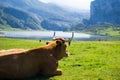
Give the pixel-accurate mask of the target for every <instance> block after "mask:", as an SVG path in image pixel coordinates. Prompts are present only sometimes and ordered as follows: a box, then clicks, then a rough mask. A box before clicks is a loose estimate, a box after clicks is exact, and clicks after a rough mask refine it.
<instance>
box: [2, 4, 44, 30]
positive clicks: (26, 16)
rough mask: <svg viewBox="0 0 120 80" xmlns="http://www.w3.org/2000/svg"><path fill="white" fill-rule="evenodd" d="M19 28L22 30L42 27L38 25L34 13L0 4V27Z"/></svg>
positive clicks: (38, 22) (38, 21)
mask: <svg viewBox="0 0 120 80" xmlns="http://www.w3.org/2000/svg"><path fill="white" fill-rule="evenodd" d="M7 25H9V27H11V28H19V29H23V30H26V29H27V30H28V29H34V30H38V29H42V27H41V26H40V20H39V19H38V18H36V16H35V15H33V14H30V13H28V12H25V11H22V10H19V9H15V8H11V7H7V6H0V28H1V29H4V28H5V27H8V26H7Z"/></svg>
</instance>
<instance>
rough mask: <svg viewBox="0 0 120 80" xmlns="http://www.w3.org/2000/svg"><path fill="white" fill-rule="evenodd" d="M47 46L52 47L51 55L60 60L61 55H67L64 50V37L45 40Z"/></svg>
mask: <svg viewBox="0 0 120 80" xmlns="http://www.w3.org/2000/svg"><path fill="white" fill-rule="evenodd" d="M47 45H48V46H52V47H54V48H53V53H54V54H53V56H54V57H55V58H56V59H57V60H60V59H62V58H63V57H68V55H69V52H68V51H67V50H66V47H67V45H66V44H65V40H64V38H58V39H55V40H54V41H52V42H47Z"/></svg>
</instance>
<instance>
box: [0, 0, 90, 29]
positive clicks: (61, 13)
mask: <svg viewBox="0 0 120 80" xmlns="http://www.w3.org/2000/svg"><path fill="white" fill-rule="evenodd" d="M0 5H3V6H7V9H8V10H9V9H12V10H13V11H11V12H13V13H10V12H5V11H4V10H2V9H3V8H2V9H1V8H0V10H1V11H3V14H7V15H11V16H14V20H15V19H16V18H17V20H21V18H19V17H18V16H20V17H22V15H26V16H25V17H24V18H22V21H23V22H24V23H23V24H22V26H21V25H20V24H18V23H17V25H16V23H15V24H14V23H10V21H11V20H10V19H12V18H13V17H12V18H7V17H6V18H7V19H9V20H7V19H4V20H3V18H2V20H3V21H4V22H6V24H7V25H10V26H11V27H15V28H16V27H17V28H21V27H22V29H23V27H24V29H33V30H37V29H38V30H40V29H46V30H62V31H67V30H70V28H71V27H72V26H73V25H75V24H77V23H81V22H82V19H83V18H88V17H89V16H87V17H86V14H88V13H85V14H84V13H78V12H69V11H68V10H65V9H63V8H61V7H59V6H57V5H55V4H52V3H43V2H40V1H39V0H0ZM5 9H6V8H5ZM14 11H15V12H18V13H17V14H16V13H15V12H14ZM29 17H32V18H31V21H32V23H33V24H35V25H33V24H32V23H30V22H27V21H26V20H28V18H29ZM26 18H27V19H26ZM15 21H16V20H15ZM15 21H13V22H15ZM1 22H2V21H1ZM25 23H29V24H32V25H27V26H26V24H25ZM11 24H14V26H13V25H11ZM1 25H2V24H1ZM18 26H19V27H18ZM29 26H30V27H29ZM26 27H27V28H26ZM28 27H29V28H28Z"/></svg>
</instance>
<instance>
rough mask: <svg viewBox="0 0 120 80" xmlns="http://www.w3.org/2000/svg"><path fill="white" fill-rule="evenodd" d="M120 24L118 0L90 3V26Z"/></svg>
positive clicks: (119, 3) (119, 2) (96, 0)
mask: <svg viewBox="0 0 120 80" xmlns="http://www.w3.org/2000/svg"><path fill="white" fill-rule="evenodd" d="M96 23H113V24H120V0H94V1H92V2H91V11H90V24H96Z"/></svg>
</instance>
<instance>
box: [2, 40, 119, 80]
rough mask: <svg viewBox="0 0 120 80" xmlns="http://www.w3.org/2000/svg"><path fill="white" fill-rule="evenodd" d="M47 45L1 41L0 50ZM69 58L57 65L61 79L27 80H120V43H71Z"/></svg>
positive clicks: (25, 41)
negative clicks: (61, 73)
mask: <svg viewBox="0 0 120 80" xmlns="http://www.w3.org/2000/svg"><path fill="white" fill-rule="evenodd" d="M45 42H46V41H42V42H39V41H38V40H24V39H10V38H0V50H3V49H11V48H24V49H31V48H36V47H39V46H41V45H45ZM67 50H68V51H69V52H70V56H69V57H67V58H63V59H62V60H60V61H59V68H60V69H62V71H63V75H61V76H53V77H49V78H46V77H35V78H31V79H27V80H120V41H73V42H72V45H71V46H68V47H67Z"/></svg>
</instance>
